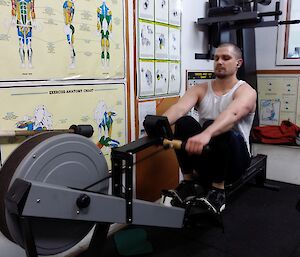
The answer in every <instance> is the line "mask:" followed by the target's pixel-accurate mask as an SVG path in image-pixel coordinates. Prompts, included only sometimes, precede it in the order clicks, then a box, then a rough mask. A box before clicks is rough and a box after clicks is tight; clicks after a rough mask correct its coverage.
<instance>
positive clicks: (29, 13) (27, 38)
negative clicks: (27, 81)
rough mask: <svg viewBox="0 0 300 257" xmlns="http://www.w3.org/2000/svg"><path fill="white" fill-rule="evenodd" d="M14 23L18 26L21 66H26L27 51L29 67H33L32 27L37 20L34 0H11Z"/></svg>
mask: <svg viewBox="0 0 300 257" xmlns="http://www.w3.org/2000/svg"><path fill="white" fill-rule="evenodd" d="M11 5H12V11H11V14H12V23H13V24H14V25H16V27H17V33H18V39H19V54H20V59H21V67H25V55H26V52H27V58H28V64H27V66H28V68H31V67H32V47H31V40H32V28H33V26H34V22H35V12H34V0H11Z"/></svg>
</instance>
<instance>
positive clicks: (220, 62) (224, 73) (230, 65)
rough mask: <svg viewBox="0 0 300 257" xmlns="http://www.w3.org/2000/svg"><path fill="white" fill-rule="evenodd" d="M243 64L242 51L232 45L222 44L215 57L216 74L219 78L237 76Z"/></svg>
mask: <svg viewBox="0 0 300 257" xmlns="http://www.w3.org/2000/svg"><path fill="white" fill-rule="evenodd" d="M242 63H243V59H242V52H241V49H240V48H239V47H238V46H236V45H235V44H232V43H222V44H220V45H219V46H218V48H216V51H215V55H214V72H215V75H216V77H217V78H219V79H224V78H227V77H230V76H233V75H234V76H235V75H236V72H237V70H238V69H239V68H240V67H241V65H242Z"/></svg>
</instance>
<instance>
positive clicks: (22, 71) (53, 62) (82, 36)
mask: <svg viewBox="0 0 300 257" xmlns="http://www.w3.org/2000/svg"><path fill="white" fill-rule="evenodd" d="M123 1H124V0H1V1H0V56H1V58H0V67H1V74H0V81H19V80H49V79H52V80H53V79H54V80H60V79H120V78H124V77H125V74H124V73H125V61H124V60H125V43H124V42H125V40H124V2H123Z"/></svg>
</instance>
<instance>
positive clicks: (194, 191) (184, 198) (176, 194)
mask: <svg viewBox="0 0 300 257" xmlns="http://www.w3.org/2000/svg"><path fill="white" fill-rule="evenodd" d="M201 191H202V187H201V186H200V185H198V184H196V183H195V181H193V180H191V181H190V180H183V181H181V183H180V184H179V185H178V186H177V187H176V188H175V189H173V190H169V192H170V193H171V194H172V198H173V199H172V201H171V205H173V206H178V207H186V204H187V203H188V202H189V201H190V200H191V199H193V198H195V197H196V196H199V194H200V192H201Z"/></svg>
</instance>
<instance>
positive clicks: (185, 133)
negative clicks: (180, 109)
mask: <svg viewBox="0 0 300 257" xmlns="http://www.w3.org/2000/svg"><path fill="white" fill-rule="evenodd" d="M200 132H201V126H200V124H199V122H198V121H196V120H195V119H194V118H193V117H191V116H183V117H181V118H179V119H178V120H177V121H176V123H175V132H174V136H175V138H178V139H187V138H189V137H191V136H194V135H196V134H198V133H200Z"/></svg>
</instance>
